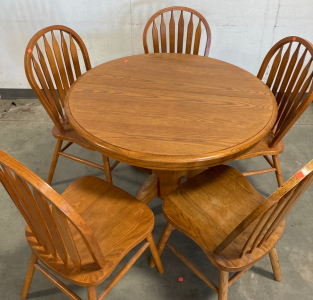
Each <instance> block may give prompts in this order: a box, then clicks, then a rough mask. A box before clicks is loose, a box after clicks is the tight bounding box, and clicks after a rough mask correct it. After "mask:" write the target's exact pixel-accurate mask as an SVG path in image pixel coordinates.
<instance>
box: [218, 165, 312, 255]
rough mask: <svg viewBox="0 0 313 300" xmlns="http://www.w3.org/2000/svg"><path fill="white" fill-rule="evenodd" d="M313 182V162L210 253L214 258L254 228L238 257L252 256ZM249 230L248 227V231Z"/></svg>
mask: <svg viewBox="0 0 313 300" xmlns="http://www.w3.org/2000/svg"><path fill="white" fill-rule="evenodd" d="M312 182H313V160H311V161H310V162H309V163H308V164H307V165H306V166H305V167H304V168H302V169H301V170H300V171H299V172H298V173H296V174H295V175H294V176H292V177H291V178H290V179H289V180H288V181H287V182H286V183H285V184H284V185H283V186H281V187H280V188H278V189H277V190H276V191H275V192H274V193H273V194H272V195H271V196H269V197H268V198H267V199H266V201H264V202H263V203H262V204H261V205H260V206H259V207H258V208H257V209H255V210H254V211H253V212H252V213H251V214H250V215H249V216H248V217H247V218H246V219H245V220H243V221H242V222H241V223H240V224H239V225H238V226H237V227H236V228H235V229H234V230H233V231H232V232H231V233H230V234H229V235H228V236H227V237H226V238H225V239H224V240H223V241H222V242H221V243H220V245H218V246H217V247H216V249H215V250H214V251H213V252H214V253H215V254H216V255H218V254H219V253H221V252H222V251H223V250H224V249H225V248H226V247H228V246H229V245H230V244H231V243H233V242H234V241H235V240H236V238H237V237H238V236H239V235H241V234H242V233H244V231H245V230H247V229H248V228H249V227H250V226H253V230H252V231H250V232H251V234H250V235H249V236H248V237H247V240H246V242H245V244H244V246H243V249H242V252H241V257H242V256H244V255H245V254H246V253H247V252H250V253H253V252H254V251H255V250H256V249H257V248H261V247H262V246H263V245H264V243H266V242H267V240H268V239H269V238H270V237H271V235H272V234H274V233H275V230H277V229H278V227H279V226H280V225H281V224H282V222H283V221H284V220H285V218H286V217H287V215H288V214H289V212H290V211H291V210H292V208H293V207H294V206H295V204H296V203H297V201H298V200H299V199H300V198H301V196H302V194H303V193H304V192H305V191H306V189H307V188H308V187H309V186H310V184H311V183H312ZM249 230H251V227H250V228H249Z"/></svg>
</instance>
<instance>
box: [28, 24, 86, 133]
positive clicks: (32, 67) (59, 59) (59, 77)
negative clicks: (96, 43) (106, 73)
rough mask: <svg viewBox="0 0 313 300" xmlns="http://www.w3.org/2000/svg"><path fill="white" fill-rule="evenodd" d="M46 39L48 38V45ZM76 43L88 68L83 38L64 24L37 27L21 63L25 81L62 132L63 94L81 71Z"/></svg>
mask: <svg viewBox="0 0 313 300" xmlns="http://www.w3.org/2000/svg"><path fill="white" fill-rule="evenodd" d="M58 39H59V41H60V44H61V48H62V50H61V48H60V44H59V42H58ZM48 40H51V42H52V43H51V44H52V47H51V45H50V43H49V41H48ZM66 40H67V41H68V42H66ZM68 44H69V48H68ZM76 45H77V46H78V48H79V50H80V51H79V52H81V56H82V58H83V60H84V63H85V70H86V71H88V70H90V69H91V64H90V59H89V55H88V51H87V48H86V46H85V44H84V42H83V40H82V39H81V38H80V37H79V35H78V34H77V33H76V32H75V31H73V30H72V29H70V28H68V27H65V26H61V25H55V26H50V27H46V28H44V29H42V30H40V31H38V32H37V33H36V34H35V35H34V36H33V37H32V38H31V40H30V41H29V43H28V45H27V47H26V51H25V57H24V67H25V73H26V76H27V79H28V82H29V84H30V85H31V87H32V89H33V90H34V92H35V93H36V96H37V97H38V98H39V100H40V101H41V103H42V105H43V106H44V108H45V109H46V111H47V113H48V114H49V116H50V118H51V119H52V121H53V122H54V124H55V126H56V127H57V128H58V129H59V130H60V132H64V127H63V125H62V124H63V123H64V119H65V115H64V110H63V106H64V101H65V95H66V93H67V91H68V90H69V88H70V86H71V85H72V84H73V83H74V82H75V80H77V79H78V78H79V77H80V76H81V74H82V69H81V64H80V55H79V54H78V52H77V46H76ZM35 48H36V49H35ZM70 57H71V58H70Z"/></svg>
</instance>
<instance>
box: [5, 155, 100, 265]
mask: <svg viewBox="0 0 313 300" xmlns="http://www.w3.org/2000/svg"><path fill="white" fill-rule="evenodd" d="M0 181H1V183H2V185H3V186H4V188H5V189H6V191H7V192H8V194H9V195H10V197H11V198H12V200H13V202H14V204H15V205H16V207H17V208H18V210H19V211H20V213H21V214H22V216H23V217H24V219H25V221H26V222H27V224H28V226H29V229H30V231H31V232H32V234H33V236H34V237H35V238H36V240H37V243H38V245H39V247H41V248H42V250H43V251H44V252H45V253H46V254H47V255H51V256H52V257H53V258H54V260H55V261H57V260H59V259H60V260H61V261H62V262H63V264H64V265H65V266H66V267H68V266H69V264H70V263H72V264H73V265H74V266H75V267H76V269H77V270H81V258H80V254H79V253H78V251H77V247H76V243H75V240H74V238H73V235H72V230H71V229H70V227H71V226H72V227H74V228H75V230H77V231H78V233H79V238H82V239H83V241H84V243H85V246H86V247H87V249H88V250H89V253H90V255H91V256H92V258H93V260H94V262H95V263H96V264H97V265H98V267H99V268H103V267H104V266H105V260H104V256H103V254H102V252H101V249H100V246H99V244H98V242H97V240H96V238H95V236H94V234H93V232H92V230H91V229H90V227H89V225H88V224H87V223H86V222H85V220H84V219H83V218H82V217H81V216H80V215H79V214H78V213H77V212H76V211H75V210H74V208H73V207H71V206H70V205H69V204H68V203H67V202H66V201H65V200H64V199H63V198H62V197H61V196H60V195H59V194H58V193H57V192H56V191H55V190H53V189H52V188H51V187H50V186H49V185H48V184H47V183H46V182H44V181H43V180H42V179H41V178H39V177H38V176H37V175H36V174H34V173H33V172H31V171H30V170H29V169H27V168H26V167H25V166H24V165H22V164H21V163H20V162H18V161H17V160H15V159H14V158H13V157H11V156H9V155H8V154H6V153H5V152H3V151H2V150H0ZM49 203H51V205H49Z"/></svg>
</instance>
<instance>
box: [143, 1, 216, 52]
mask: <svg viewBox="0 0 313 300" xmlns="http://www.w3.org/2000/svg"><path fill="white" fill-rule="evenodd" d="M174 11H180V17H179V21H178V25H177V27H178V29H177V30H176V29H175V27H176V26H175V18H174ZM167 12H170V14H171V18H170V21H169V26H168V28H169V29H168V38H167V30H166V25H165V20H164V14H165V13H167ZM184 12H185V14H186V13H187V14H188V15H189V14H190V19H189V23H188V26H187V35H186V37H185V38H184V35H185V34H184V30H185V28H184V27H185V26H184V24H185V20H184ZM160 16H161V20H160V35H159V33H158V29H157V27H156V20H157V19H158V18H159V17H160ZM194 16H195V17H196V19H198V25H197V28H196V29H195V30H194V23H193V17H194ZM151 24H152V40H153V50H154V53H160V52H161V53H175V52H176V53H186V54H194V55H199V49H200V48H201V46H200V44H201V30H202V29H201V26H202V24H203V26H204V28H205V33H206V41H205V44H204V56H208V55H209V50H210V45H211V30H210V26H209V24H208V22H207V20H206V19H205V18H204V17H203V16H202V15H201V14H200V13H198V12H197V11H195V10H193V9H191V8H188V7H183V6H172V7H167V8H164V9H161V10H160V11H158V12H156V13H155V14H154V15H153V16H152V17H151V18H150V19H149V20H148V22H147V24H146V26H145V29H144V31H143V47H144V50H145V53H146V54H147V53H149V49H148V43H147V34H148V30H149V28H150V26H151ZM176 32H177V41H176ZM184 43H185V46H184Z"/></svg>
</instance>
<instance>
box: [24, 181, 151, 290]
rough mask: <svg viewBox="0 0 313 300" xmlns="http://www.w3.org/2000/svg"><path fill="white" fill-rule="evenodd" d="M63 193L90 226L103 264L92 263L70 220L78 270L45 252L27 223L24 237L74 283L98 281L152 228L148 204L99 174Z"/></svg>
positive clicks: (55, 268)
mask: <svg viewBox="0 0 313 300" xmlns="http://www.w3.org/2000/svg"><path fill="white" fill-rule="evenodd" d="M62 197H63V198H64V199H65V200H66V201H67V202H68V203H69V204H70V205H71V206H72V207H73V208H74V209H75V210H76V211H77V212H78V213H79V214H80V215H81V216H82V217H83V219H84V220H85V221H86V223H87V224H88V225H89V226H90V228H91V230H92V231H93V233H94V235H95V237H96V239H97V241H98V243H99V245H100V248H101V251H102V253H103V255H104V257H105V262H106V265H105V267H104V268H103V269H100V270H99V268H98V267H97V266H96V265H95V263H94V261H93V259H92V257H91V255H90V253H89V251H88V249H87V248H86V246H85V244H84V243H83V240H82V238H80V237H79V233H78V232H77V230H76V229H74V227H73V226H72V225H71V224H70V229H71V232H72V235H73V238H74V240H75V243H76V246H77V250H78V253H79V255H80V258H81V261H82V270H81V271H78V270H77V269H76V268H75V267H74V266H73V265H70V266H69V267H65V266H64V264H63V263H62V262H61V260H59V261H55V260H54V259H53V257H52V256H51V255H47V254H45V253H44V251H43V248H42V247H41V246H39V245H38V243H37V241H36V239H35V237H34V236H33V234H32V233H31V231H30V229H29V228H28V227H27V229H26V237H27V240H28V242H29V245H30V246H31V248H32V249H33V251H34V252H35V253H36V254H37V256H39V257H40V260H41V261H42V262H43V263H44V264H45V265H46V266H47V267H48V268H49V269H51V270H52V271H53V272H55V273H56V274H58V275H59V276H61V277H63V278H64V279H66V280H68V281H70V282H72V283H75V284H77V285H81V286H87V285H88V286H90V285H98V284H99V283H101V282H102V281H104V280H105V279H106V278H107V277H108V276H109V275H110V273H111V272H112V271H113V270H114V268H115V266H116V265H117V264H118V263H119V261H120V260H121V259H122V258H123V257H124V256H125V255H126V254H127V253H128V252H129V251H130V250H131V249H132V248H133V247H135V246H136V245H138V244H139V243H140V242H141V241H143V240H144V239H145V238H146V237H147V235H148V234H149V233H150V232H151V231H152V229H153V226H154V215H153V212H152V211H151V210H150V209H149V208H148V206H147V205H145V204H143V203H142V202H140V201H139V200H137V199H136V198H134V197H133V196H131V195H130V194H128V193H127V192H125V191H123V190H121V189H119V188H117V187H115V186H113V185H112V184H109V183H108V182H106V181H104V180H102V179H100V178H96V177H83V178H80V179H78V180H76V181H75V182H74V183H72V184H71V185H70V186H69V187H68V188H67V189H66V190H65V191H64V193H63V194H62Z"/></svg>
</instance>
